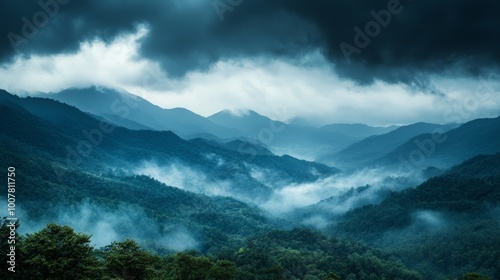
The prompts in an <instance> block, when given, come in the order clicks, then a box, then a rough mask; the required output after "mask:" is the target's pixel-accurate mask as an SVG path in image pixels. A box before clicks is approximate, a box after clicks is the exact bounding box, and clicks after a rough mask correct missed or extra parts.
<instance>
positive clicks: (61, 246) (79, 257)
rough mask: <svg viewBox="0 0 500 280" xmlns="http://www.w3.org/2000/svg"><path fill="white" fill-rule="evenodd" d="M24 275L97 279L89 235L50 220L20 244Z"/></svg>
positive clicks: (36, 277) (98, 266)
mask: <svg viewBox="0 0 500 280" xmlns="http://www.w3.org/2000/svg"><path fill="white" fill-rule="evenodd" d="M19 245H20V246H19V251H20V258H19V259H20V260H21V264H20V268H19V274H20V275H21V278H22V279H36V280H37V279H97V278H99V276H100V275H101V271H100V265H99V261H98V259H97V258H96V257H95V256H94V255H93V248H92V247H91V246H90V236H88V235H85V234H81V233H75V232H74V231H73V229H72V228H70V227H68V226H58V225H56V224H49V225H47V226H46V227H45V228H44V229H42V230H41V231H39V232H37V233H34V234H28V235H27V236H26V238H24V239H23V241H22V242H20V244H19Z"/></svg>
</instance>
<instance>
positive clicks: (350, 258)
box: [230, 229, 421, 280]
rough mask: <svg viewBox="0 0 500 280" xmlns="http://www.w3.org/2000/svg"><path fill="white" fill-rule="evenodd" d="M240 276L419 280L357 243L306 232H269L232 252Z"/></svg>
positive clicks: (382, 255) (383, 255) (386, 258)
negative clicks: (333, 272)
mask: <svg viewBox="0 0 500 280" xmlns="http://www.w3.org/2000/svg"><path fill="white" fill-rule="evenodd" d="M230 260H231V261H233V262H235V263H236V265H237V266H238V268H239V269H240V271H241V273H242V275H253V276H255V277H257V278H258V279H282V278H283V279H307V278H310V279H321V278H324V277H328V275H330V274H331V272H332V271H335V273H336V274H337V275H338V276H340V277H342V278H346V277H347V276H348V275H351V277H352V276H355V277H357V278H356V279H372V276H371V275H374V277H376V279H380V278H381V277H386V278H387V279H408V280H410V279H421V278H420V276H419V275H418V273H416V272H415V271H411V270H409V269H406V268H405V267H404V265H403V264H402V263H401V262H399V261H397V260H396V259H395V258H393V257H391V256H388V255H386V254H384V253H382V252H380V251H376V250H372V249H370V248H368V247H367V246H364V245H362V244H360V243H357V242H353V241H348V240H343V239H337V238H333V237H331V238H328V237H326V236H324V235H322V234H320V233H317V232H314V231H310V230H307V229H295V230H292V231H279V230H275V231H271V232H268V233H265V234H262V235H258V236H256V237H255V238H251V239H250V240H248V241H247V243H246V245H245V247H243V248H241V249H240V250H238V252H236V253H235V254H234V255H233V257H232V259H230Z"/></svg>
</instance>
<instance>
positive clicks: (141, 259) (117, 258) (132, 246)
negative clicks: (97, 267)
mask: <svg viewBox="0 0 500 280" xmlns="http://www.w3.org/2000/svg"><path fill="white" fill-rule="evenodd" d="M101 254H102V257H103V259H104V266H105V269H106V272H107V273H108V274H109V276H111V277H116V278H119V279H126V280H128V279H135V280H142V279H151V278H153V277H154V276H155V275H160V274H161V273H164V272H163V271H162V265H163V263H162V260H161V258H160V257H158V256H156V255H153V254H151V253H149V252H146V251H143V250H142V249H141V248H140V246H139V245H138V244H137V243H136V242H135V241H134V240H130V239H127V240H125V241H123V242H113V243H111V245H109V246H106V247H105V248H104V249H102V250H101Z"/></svg>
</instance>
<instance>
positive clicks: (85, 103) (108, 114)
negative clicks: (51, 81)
mask: <svg viewBox="0 0 500 280" xmlns="http://www.w3.org/2000/svg"><path fill="white" fill-rule="evenodd" d="M44 96H45V97H46V96H47V95H46V94H45V95H44ZM48 96H49V97H50V98H52V99H54V100H58V101H61V102H63V103H66V104H68V105H71V106H75V107H77V108H78V109H80V110H82V111H84V112H87V113H90V114H92V115H95V116H98V117H100V118H102V119H104V120H106V121H108V122H111V123H114V124H116V125H118V126H122V127H125V128H129V129H134V130H141V129H151V130H170V131H172V132H174V133H176V134H177V135H179V136H181V137H183V138H191V137H192V136H193V135H196V134H199V133H206V134H211V135H214V136H217V137H221V138H229V137H236V136H238V135H240V134H241V132H238V130H237V129H228V128H226V127H222V126H220V125H217V124H215V123H213V122H211V121H209V120H207V119H206V118H204V117H202V116H200V115H197V114H195V113H193V112H191V111H189V110H187V109H184V108H174V109H163V108H160V107H158V106H156V105H153V104H151V103H150V102H149V101H147V100H145V99H143V98H141V97H138V96H135V95H133V94H130V93H128V92H126V91H117V90H113V89H108V88H97V87H91V88H86V89H76V88H72V89H67V90H64V91H61V92H59V93H53V94H50V95H48Z"/></svg>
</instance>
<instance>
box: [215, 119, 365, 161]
mask: <svg viewBox="0 0 500 280" xmlns="http://www.w3.org/2000/svg"><path fill="white" fill-rule="evenodd" d="M208 119H209V120H211V121H213V122H214V123H217V124H219V125H222V126H225V127H230V128H234V129H239V130H242V131H243V132H244V133H245V134H244V136H245V137H246V138H247V139H249V140H247V141H250V142H257V143H260V144H263V145H264V146H266V147H268V148H269V149H270V150H271V151H272V152H273V153H275V154H278V155H282V154H289V155H291V156H295V157H299V158H303V159H308V160H312V159H314V158H316V157H317V156H318V155H319V154H322V153H324V151H326V150H334V151H337V150H340V149H342V148H344V147H347V146H348V145H349V144H351V143H354V142H355V141H357V140H359V139H358V138H355V137H350V136H346V135H344V134H341V133H338V132H335V131H329V130H327V129H319V128H316V127H312V126H305V125H296V124H286V123H284V122H280V121H274V120H272V119H270V118H268V117H265V116H262V115H260V114H258V113H257V112H255V111H252V110H249V111H246V112H243V113H240V114H236V113H233V112H231V111H228V110H224V111H221V112H218V113H216V114H214V115H212V116H209V117H208Z"/></svg>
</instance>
